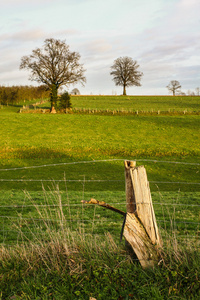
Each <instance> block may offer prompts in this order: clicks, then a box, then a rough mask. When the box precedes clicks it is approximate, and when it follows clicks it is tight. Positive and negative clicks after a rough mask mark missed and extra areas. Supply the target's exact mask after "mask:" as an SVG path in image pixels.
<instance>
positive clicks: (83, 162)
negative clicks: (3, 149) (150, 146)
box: [0, 158, 200, 172]
mask: <svg viewBox="0 0 200 300" xmlns="http://www.w3.org/2000/svg"><path fill="white" fill-rule="evenodd" d="M124 160H126V159H125V158H123V159H120V158H117V159H103V160H90V161H76V162H67V163H57V164H47V165H39V166H28V167H19V168H9V169H0V172H3V171H16V170H25V169H34V168H43V167H55V166H64V165H76V164H88V163H99V162H108V161H124ZM133 160H134V161H136V162H137V161H146V162H154V163H168V164H182V165H193V166H199V165H200V163H188V162H180V161H164V160H163V161H162V160H155V159H133Z"/></svg>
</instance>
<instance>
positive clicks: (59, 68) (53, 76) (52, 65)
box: [20, 38, 86, 111]
mask: <svg viewBox="0 0 200 300" xmlns="http://www.w3.org/2000/svg"><path fill="white" fill-rule="evenodd" d="M79 59H80V54H79V53H78V52H70V51H69V46H68V45H66V44H65V41H60V40H56V39H52V38H51V39H46V40H45V41H44V46H43V48H42V49H40V48H37V49H35V50H33V51H32V54H31V55H30V56H24V57H22V59H21V64H20V69H28V70H31V76H30V78H29V79H30V80H33V81H37V82H40V83H41V82H42V83H43V84H45V85H46V86H48V88H49V89H50V91H51V111H53V110H55V108H56V106H57V98H58V88H59V87H61V86H63V85H69V84H74V83H77V82H81V83H82V84H84V83H85V82H86V78H85V76H84V72H85V70H84V69H83V65H82V64H80V63H79Z"/></svg>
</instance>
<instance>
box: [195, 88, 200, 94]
mask: <svg viewBox="0 0 200 300" xmlns="http://www.w3.org/2000/svg"><path fill="white" fill-rule="evenodd" d="M195 91H196V95H197V96H199V92H200V88H199V87H197V88H196V89H195Z"/></svg>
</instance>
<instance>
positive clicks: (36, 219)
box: [0, 216, 200, 225]
mask: <svg viewBox="0 0 200 300" xmlns="http://www.w3.org/2000/svg"><path fill="white" fill-rule="evenodd" d="M0 218H2V219H19V221H24V220H25V221H38V222H40V221H42V222H46V221H51V222H58V223H66V222H78V223H81V222H88V223H93V222H99V221H101V222H102V223H110V222H118V221H119V220H120V219H112V220H109V219H108V220H102V219H98V220H97V219H72V218H71V219H64V220H59V219H45V218H41V219H38V218H22V217H12V216H9V217H8V216H0ZM157 221H158V222H162V223H179V224H195V225H199V224H200V223H199V222H189V221H179V220H161V219H157Z"/></svg>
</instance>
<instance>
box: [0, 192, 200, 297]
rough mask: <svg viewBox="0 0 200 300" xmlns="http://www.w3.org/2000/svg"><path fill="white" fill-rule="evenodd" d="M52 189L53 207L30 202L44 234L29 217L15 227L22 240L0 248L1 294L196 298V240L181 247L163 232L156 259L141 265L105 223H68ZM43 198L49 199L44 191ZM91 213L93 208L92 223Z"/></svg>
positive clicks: (199, 257)
mask: <svg viewBox="0 0 200 300" xmlns="http://www.w3.org/2000/svg"><path fill="white" fill-rule="evenodd" d="M54 193H55V194H56V197H54V201H55V202H54V209H53V211H52V208H51V209H49V208H47V209H46V208H45V207H43V208H42V207H39V206H38V205H37V204H36V205H35V209H36V211H37V213H38V216H39V217H40V219H41V224H40V229H41V227H44V229H45V230H44V233H45V234H44V235H41V234H40V235H39V236H38V235H37V234H36V230H39V228H38V224H37V223H34V225H35V230H34V227H32V225H31V224H30V222H26V224H23V222H22V221H21V222H19V224H18V226H19V227H18V230H19V232H20V231H21V236H22V237H23V243H21V244H20V246H19V244H18V245H15V246H13V247H12V248H8V247H6V248H5V247H1V249H0V257H1V260H0V279H1V280H0V290H1V297H2V299H10V298H12V299H89V297H94V298H96V299H110V300H111V299H152V298H153V299H176V298H177V299H198V297H199V296H200V294H199V284H200V277H199V265H200V264H199V263H200V256H199V255H198V254H197V251H198V247H199V246H198V243H197V242H196V243H195V242H193V243H192V242H190V244H189V246H188V248H187V250H186V248H185V242H183V243H182V244H181V243H177V240H176V236H175V235H174V234H173V235H172V234H170V233H169V232H168V237H167V238H166V239H165V248H164V249H163V251H162V252H161V253H160V254H161V260H160V262H159V265H156V266H155V268H154V269H153V270H142V268H141V266H140V265H139V264H138V262H137V261H135V260H134V259H133V258H132V257H131V256H130V255H129V254H128V253H127V252H126V250H125V248H124V246H123V244H119V242H116V238H113V235H112V234H111V233H110V228H106V229H105V225H104V234H102V235H100V234H99V233H98V234H96V233H95V228H94V229H93V231H91V230H90V233H88V232H87V230H86V229H87V228H86V227H84V226H83V225H82V224H81V222H79V225H80V226H79V227H77V228H76V229H73V228H71V226H69V225H70V223H69V222H68V220H67V217H66V214H65V212H64V210H63V206H62V201H61V197H60V193H59V191H58V190H57V191H54ZM45 197H46V195H45ZM47 198H48V199H50V201H51V200H52V198H51V197H50V195H48V197H47ZM29 200H30V199H29ZM56 204H57V206H55V205H56ZM70 209H73V207H71V208H70ZM89 209H91V208H89ZM92 210H93V209H92ZM71 213H72V215H73V217H74V214H73V211H71ZM52 214H53V215H54V217H55V218H56V219H58V221H59V222H58V224H57V226H55V225H54V226H53V224H52V223H51V222H49V221H48V220H49V219H52V217H53V215H52ZM80 215H81V214H80ZM80 215H79V217H80ZM96 216H97V212H96V211H94V210H93V226H94V227H96V228H97V227H98V226H99V224H98V225H97V226H96V225H95V224H94V223H95V222H94V217H96ZM104 217H105V216H104ZM100 220H101V218H99V221H100ZM23 225H25V227H26V232H23ZM112 226H113V223H112ZM28 231H29V234H27V232H28ZM30 235H32V238H30ZM118 241H119V240H118ZM182 245H184V247H183V246H182Z"/></svg>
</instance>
